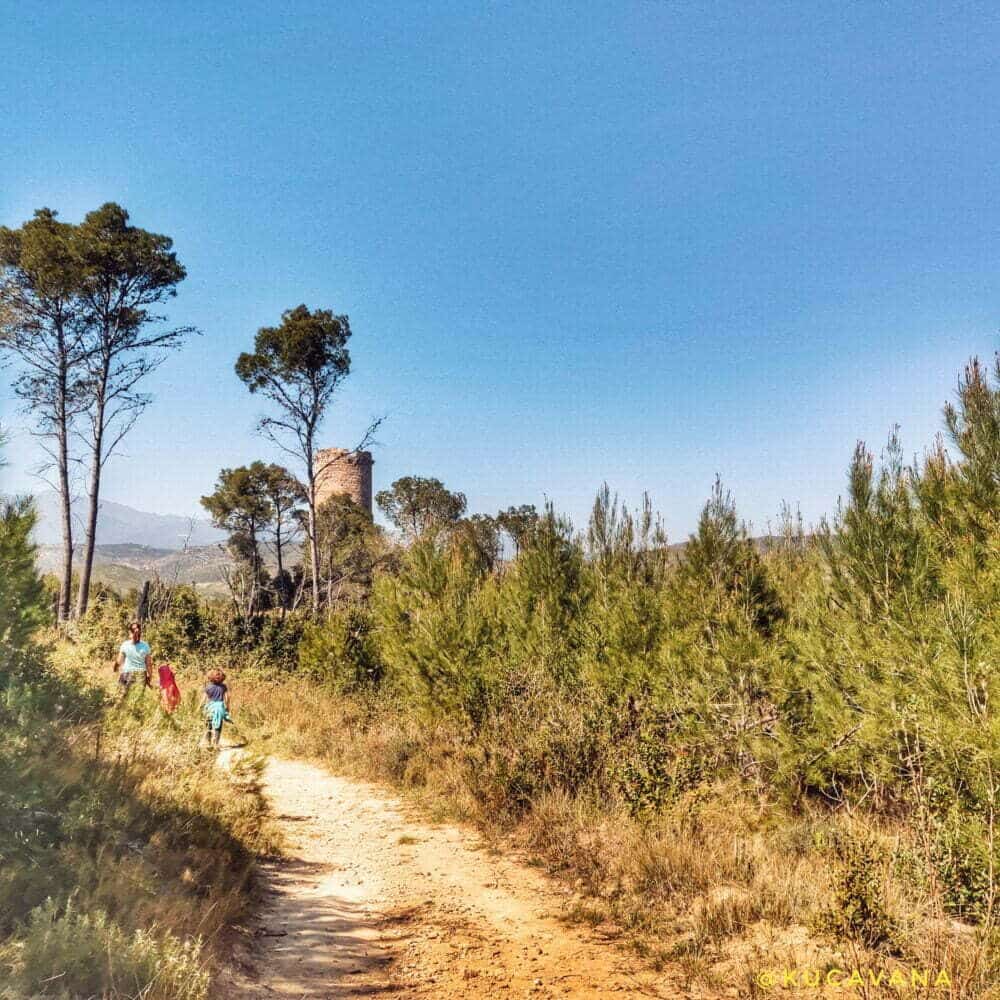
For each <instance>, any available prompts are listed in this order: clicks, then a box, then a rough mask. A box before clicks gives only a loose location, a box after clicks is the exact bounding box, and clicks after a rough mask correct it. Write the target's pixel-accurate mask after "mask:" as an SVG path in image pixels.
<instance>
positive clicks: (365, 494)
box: [316, 448, 372, 516]
mask: <svg viewBox="0 0 1000 1000" xmlns="http://www.w3.org/2000/svg"><path fill="white" fill-rule="evenodd" d="M316 469H317V470H318V471H317V473H316V503H317V506H322V505H323V504H324V503H325V502H326V501H327V500H329V499H330V497H332V496H334V494H336V493H346V494H347V495H348V496H349V497H350V498H351V499H352V500H353V501H354V502H355V503H356V504H357V505H358V506H359V507H361V508H362V510H366V511H368V514H369V516H371V513H372V456H371V452H370V451H358V452H352V451H348V450H347V449H346V448H324V449H323V450H322V451H318V452H316Z"/></svg>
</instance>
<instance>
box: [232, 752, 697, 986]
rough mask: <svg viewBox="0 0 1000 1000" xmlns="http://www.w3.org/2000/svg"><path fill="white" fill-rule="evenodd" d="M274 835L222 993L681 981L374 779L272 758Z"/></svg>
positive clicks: (532, 877)
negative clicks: (248, 928)
mask: <svg viewBox="0 0 1000 1000" xmlns="http://www.w3.org/2000/svg"><path fill="white" fill-rule="evenodd" d="M265 789H266V793H267V795H268V797H269V798H270V801H271V805H272V808H273V810H274V814H275V815H276V817H277V818H278V821H279V823H280V825H281V827H282V829H283V832H284V834H285V837H286V852H285V857H283V858H282V859H280V860H277V861H274V862H271V863H269V864H268V865H267V866H266V868H265V882H266V894H267V895H266V901H265V904H264V907H263V910H262V912H261V914H260V926H259V927H258V928H257V932H256V937H255V938H254V939H253V945H252V947H251V949H250V953H249V955H248V956H247V963H248V968H247V970H246V974H245V975H244V976H242V977H241V979H240V982H239V984H238V985H234V986H233V987H232V989H231V991H227V992H226V994H225V995H226V996H232V997H233V998H239V1000H264V998H285V997H298V998H306V997H308V998H314V1000H320V998H324V1000H326V998H338V997H358V996H362V997H364V996H380V995H390V996H395V997H435V998H455V997H485V998H489V997H524V996H530V997H566V996H571V997H606V996H609V995H613V996H623V997H630V996H644V997H648V996H654V997H677V996H680V995H682V993H683V991H682V990H680V989H678V988H677V986H676V984H673V985H672V984H670V983H669V982H668V981H667V980H666V979H665V978H664V977H663V976H662V975H657V974H656V973H653V972H652V971H650V970H648V969H644V968H643V967H642V964H641V963H640V962H639V961H638V960H637V959H634V958H633V957H631V956H629V955H625V954H622V953H620V952H618V951H617V950H616V949H615V948H613V947H612V946H611V945H609V944H607V943H604V942H602V941H600V940H599V939H598V938H597V937H595V936H594V935H593V934H592V933H588V932H585V931H583V930H580V929H578V928H569V927H567V926H565V925H564V924H562V923H560V922H559V921H558V920H557V919H555V917H554V916H553V914H555V913H557V912H558V911H559V909H560V906H561V902H562V900H564V899H565V895H564V892H563V891H562V890H560V889H559V888H558V887H557V886H556V884H555V883H554V882H552V881H551V880H549V879H547V878H546V877H545V876H543V875H541V874H540V873H539V872H537V871H535V870H534V869H531V868H528V867H526V866H524V865H521V864H519V863H517V862H515V861H512V860H510V859H505V858H498V857H495V856H492V855H491V854H489V853H488V852H487V851H486V850H484V849H483V848H482V847H481V846H480V843H479V841H478V838H477V837H476V835H475V834H473V833H471V832H469V831H467V830H463V829H459V828H457V827H453V826H446V825H442V826H438V825H434V826H432V825H430V824H428V823H426V822H423V821H421V820H420V819H417V818H414V817H413V816H412V815H411V813H412V810H409V809H407V808H406V807H405V806H404V805H403V803H402V802H400V800H398V799H396V798H394V797H393V796H392V795H390V794H389V793H387V792H386V791H384V790H383V789H381V788H378V787H377V786H374V785H369V784H365V783H362V782H357V781H352V780H347V779H345V778H341V777H337V776H335V775H332V774H329V773H328V772H326V771H323V770H321V769H320V768H317V767H314V766H312V765H310V764H305V763H302V762H299V761H284V760H272V761H271V762H270V763H269V765H268V768H267V771H266V776H265Z"/></svg>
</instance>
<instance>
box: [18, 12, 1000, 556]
mask: <svg viewBox="0 0 1000 1000" xmlns="http://www.w3.org/2000/svg"><path fill="white" fill-rule="evenodd" d="M0 15H2V20H3V23H4V37H3V39H2V41H0V55H2V59H0V87H2V91H0V92H2V93H3V95H4V109H3V113H2V115H0V143H2V145H0V149H2V155H0V223H2V224H7V225H17V224H19V223H20V222H22V221H23V220H24V219H26V218H28V217H29V216H30V214H31V212H32V211H33V210H34V209H35V208H38V207H40V206H42V205H47V206H50V207H52V208H55V209H57V210H58V211H59V212H60V213H61V215H62V217H63V218H65V219H67V220H69V221H76V220H78V219H80V218H81V217H82V216H83V214H84V213H85V212H86V211H88V210H89V209H91V208H94V207H96V206H98V205H99V204H101V203H102V202H104V201H108V200H115V201H119V202H121V203H122V204H123V205H125V207H126V208H128V210H129V211H130V212H131V213H132V217H133V220H134V222H135V223H136V224H138V225H142V226H144V227H146V228H149V229H153V230H157V231H159V232H165V233H167V234H169V235H171V236H172V237H173V238H174V241H175V245H176V249H177V251H178V254H179V256H180V258H181V260H182V261H183V262H184V263H185V265H186V266H187V268H188V272H189V277H188V280H187V281H185V282H184V284H183V285H182V286H181V289H180V292H179V295H178V297H177V298H176V299H175V300H174V302H173V304H172V305H171V308H170V315H171V317H172V318H173V319H174V320H175V321H176V322H177V323H193V324H195V325H197V326H198V327H199V328H200V329H201V331H202V335H201V336H200V337H198V338H196V339H195V340H193V341H192V342H191V343H190V344H189V345H188V347H187V348H186V349H185V350H184V351H183V352H182V353H180V354H177V355H176V356H174V357H172V358H171V359H170V360H169V361H168V362H167V364H166V365H165V366H164V367H163V368H162V369H161V370H160V371H159V372H158V373H157V375H156V376H155V378H154V379H152V380H151V382H150V386H149V388H150V390H151V391H152V392H153V393H154V394H155V396H156V401H155V403H154V405H153V406H152V408H151V409H150V410H149V411H148V412H147V413H146V414H145V415H144V417H143V418H142V422H141V424H140V425H139V426H138V427H137V428H136V429H135V431H134V432H133V433H132V435H131V437H130V438H129V439H128V441H127V444H126V447H125V449H124V453H123V454H122V456H121V457H119V458H117V459H116V460H114V461H113V463H112V464H111V466H110V467H109V469H108V474H107V479H106V496H107V497H108V498H109V499H114V500H118V501H120V502H124V503H129V504H131V505H132V506H135V507H139V508H141V509H147V510H154V511H159V512H164V513H183V514H187V513H193V512H196V511H198V509H199V508H198V504H197V500H198V497H199V496H200V495H201V494H203V493H206V492H209V491H210V489H211V487H212V484H213V481H214V479H215V476H216V475H217V473H218V470H219V468H220V467H222V466H232V465H236V464H240V463H242V462H245V461H249V460H252V459H254V458H257V457H265V458H276V457H278V456H277V455H276V454H275V453H274V451H273V449H270V448H269V447H268V446H267V444H266V443H265V442H263V441H261V440H260V439H259V438H258V437H256V436H255V434H254V430H253V428H254V423H255V418H256V417H257V416H259V415H260V413H261V412H262V410H261V404H260V402H259V401H258V400H257V399H255V398H251V397H250V396H249V395H248V394H247V392H246V391H245V389H244V388H243V386H242V385H241V384H240V383H239V382H238V381H237V380H236V378H235V376H234V375H233V373H232V365H233V361H234V360H235V357H236V355H237V354H238V353H239V352H240V351H241V350H244V349H246V348H247V347H248V346H249V345H250V344H251V342H252V339H253V335H254V332H255V331H256V329H257V328H258V327H259V326H262V325H271V324H274V323H275V322H277V320H278V318H279V316H280V313H281V311H282V310H283V309H285V308H288V307H291V306H294V305H296V304H298V303H300V302H305V303H306V304H308V305H309V306H311V307H329V308H332V309H334V310H335V311H337V312H344V313H347V314H348V315H349V316H350V318H351V324H352V328H353V330H354V337H353V340H352V348H351V349H352V357H353V361H354V371H353V373H352V375H351V377H350V380H349V383H348V385H347V386H346V387H345V390H344V392H343V394H342V396H341V397H340V399H339V400H338V401H337V403H336V405H335V406H334V408H333V410H332V411H331V414H330V418H329V420H328V423H327V427H326V432H325V438H326V441H327V443H329V444H330V445H351V444H353V443H354V441H355V440H356V437H357V435H358V434H360V432H361V430H362V429H363V428H364V426H366V424H367V422H368V421H369V420H370V419H371V418H372V417H374V416H377V415H385V417H386V421H385V423H384V425H383V427H382V429H381V431H380V433H379V437H378V440H379V444H378V445H377V447H376V448H375V449H374V450H375V459H376V465H375V479H376V488H377V489H378V488H382V487H385V486H387V485H388V484H389V483H390V482H391V481H392V480H393V479H395V478H397V477H399V476H402V475H407V474H416V475H429V476H437V477H439V478H441V479H442V480H444V482H445V483H446V484H447V485H448V486H449V487H451V488H453V489H461V490H463V491H465V492H466V493H467V495H468V497H469V501H470V509H472V510H484V511H494V510H496V509H497V508H498V507H501V506H507V505H508V504H511V503H521V502H534V503H541V502H542V500H543V498H544V497H545V496H548V497H551V498H552V499H553V500H554V501H555V503H556V504H557V506H559V507H560V508H561V509H563V510H565V511H567V512H568V513H570V514H571V515H572V516H573V517H574V519H575V520H577V521H578V522H582V520H583V519H584V517H585V514H586V511H587V510H588V508H589V506H590V503H591V501H592V498H593V495H594V492H595V491H596V489H597V487H598V486H599V485H600V483H601V482H602V481H603V480H607V481H608V482H609V483H610V484H611V486H612V487H613V488H616V489H618V490H619V491H620V492H621V493H622V494H623V495H624V496H625V497H626V498H628V499H629V500H630V501H637V500H638V498H639V496H640V494H641V492H642V490H644V489H646V490H649V492H650V493H651V494H652V496H653V499H654V502H655V503H656V505H657V506H658V507H659V508H660V509H661V510H662V511H663V514H664V517H665V521H666V525H667V527H668V530H669V532H670V534H671V535H672V536H673V537H675V538H680V537H682V536H683V535H684V534H685V533H686V532H687V531H688V530H690V529H691V528H692V526H693V525H694V522H695V520H696V517H697V513H698V510H699V508H700V506H701V504H702V502H703V501H704V499H705V497H706V496H707V495H708V492H709V489H710V487H711V483H712V480H713V478H714V476H715V474H716V473H717V472H718V473H719V474H721V476H722V478H723V480H724V482H725V483H726V484H727V485H729V486H730V487H731V488H732V490H733V492H734V494H735V496H736V498H737V502H738V504H739V508H740V510H741V513H742V514H743V515H744V516H745V517H747V518H749V519H751V520H752V521H753V522H754V524H755V526H757V527H759V528H763V526H764V525H765V523H766V521H767V519H768V518H773V517H774V515H775V512H776V511H777V509H778V506H779V504H780V503H781V501H782V500H787V501H789V502H791V503H793V504H794V503H796V502H798V503H800V504H801V507H802V511H803V513H804V515H805V516H806V518H807V520H815V519H816V518H818V517H819V516H820V515H821V514H822V513H824V512H828V511H830V510H832V509H833V507H834V505H835V503H836V499H837V496H838V494H839V493H840V492H841V491H842V489H843V484H844V480H845V475H844V473H845V468H846V464H847V461H848V459H849V456H850V453H851V450H852V448H853V445H854V442H855V440H856V439H857V438H859V437H860V438H864V439H866V440H868V441H870V442H871V443H872V444H873V445H874V446H875V447H876V448H878V447H879V446H880V445H881V443H882V442H883V441H884V440H885V438H886V436H887V434H888V432H889V430H890V429H891V427H892V425H893V424H894V423H897V422H898V423H899V424H900V425H901V433H902V436H903V441H904V445H905V446H906V448H907V449H908V450H909V451H911V452H917V451H920V450H922V449H923V447H924V446H925V445H926V444H927V443H929V442H930V440H931V438H932V437H933V435H934V434H935V433H936V432H937V431H938V430H939V429H940V410H941V406H942V404H943V403H944V401H945V400H946V399H948V398H949V397H950V396H951V395H952V394H953V392H954V386H955V380H956V376H957V373H958V371H959V370H960V367H961V365H962V364H963V363H964V362H965V360H966V359H967V358H968V357H969V356H970V355H972V354H974V353H978V354H980V355H984V356H990V355H992V353H993V352H994V350H995V349H996V347H997V346H998V338H997V329H998V323H1000V260H998V257H1000V247H998V239H997V237H998V231H1000V198H998V197H997V195H998V190H997V188H998V183H997V178H998V169H997V164H998V162H1000V113H998V112H1000V107H998V104H1000V100H998V98H1000V79H998V60H997V58H996V52H997V51H1000V13H998V10H997V8H996V7H995V6H994V5H992V4H970V3H961V4H958V3H955V4H923V3H921V4H915V3H914V4H886V3H881V2H879V3H874V2H872V3H854V4H828V5H817V4H805V3H780V2H773V0H772V2H767V3H759V4H758V3H746V2H742V3H682V2H681V3H675V2H669V3H668V2H642V3H629V2H621V0H619V2H615V3H599V2H587V3H579V4H557V3H541V4H539V3H530V4H529V3H523V4H522V3H516V4H497V3H478V4H475V3H403V4H400V3H398V2H397V3H391V4H388V3H387V4H381V3H358V4H353V3H340V4H311V3H304V2H290V3H285V4H281V5H275V4H273V3H259V2H244V3H242V4H240V5H239V6H238V8H237V7H236V6H232V5H228V6H224V5H221V4H215V3H206V4H196V3H162V2H161V3H157V4H155V5H153V4H145V3H135V2H130V3H128V4H125V3H121V4H102V3H94V2H88V3H75V4H67V3H58V2H50V3H47V4H44V5H42V4H39V5H29V6H26V5H20V4H19V5H14V4H12V3H7V2H6V0H0ZM6 381H7V380H6V378H5V379H4V383H5V384H4V386H3V388H2V389H0V393H2V395H0V419H2V420H3V422H4V423H5V424H7V425H8V426H9V427H10V428H11V430H12V431H13V441H12V443H11V444H10V446H9V447H8V449H7V457H8V459H9V460H10V465H9V466H8V468H7V469H5V470H4V472H3V476H4V479H5V486H6V487H7V488H13V489H19V490H23V489H30V488H32V486H33V484H36V481H35V480H33V479H32V478H31V475H30V469H31V467H32V466H33V464H34V463H35V462H36V461H37V454H36V453H35V452H34V450H33V445H32V442H31V439H30V438H29V437H28V436H27V434H26V433H25V430H24V421H23V419H22V418H20V417H19V416H18V415H17V413H16V412H15V408H14V405H13V403H12V401H11V399H10V395H9V392H8V390H7V387H6Z"/></svg>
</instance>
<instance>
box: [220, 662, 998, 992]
mask: <svg viewBox="0 0 1000 1000" xmlns="http://www.w3.org/2000/svg"><path fill="white" fill-rule="evenodd" d="M234 690H235V696H236V711H237V713H238V716H239V718H240V719H241V720H242V722H243V724H244V725H246V726H247V728H248V729H249V730H251V731H252V732H253V733H254V735H255V740H258V741H259V742H260V744H261V745H262V746H266V747H267V748H268V750H269V751H272V752H278V753H285V754H289V755H293V756H303V757H308V758H312V759H314V760H317V761H320V762H325V763H327V764H328V765H329V766H331V767H332V768H334V769H335V770H337V771H339V772H341V773H347V774H352V775H355V776H358V777H363V778H366V779H375V780H381V781H385V782H388V783H391V784H392V785H394V786H395V787H396V788H401V789H403V790H406V791H407V792H408V793H409V794H410V795H411V796H413V797H414V798H415V799H417V800H419V802H420V803H421V804H422V805H423V807H424V808H425V809H427V810H428V811H429V812H430V813H431V815H432V816H435V817H437V818H445V817H447V818H451V819H459V820H464V821H471V822H474V823H476V825H477V826H479V828H480V829H481V830H483V831H484V832H485V833H486V834H487V836H488V837H490V838H492V839H493V841H494V843H496V844H498V845H500V846H502V847H503V848H504V849H506V850H511V849H514V850H518V851H521V852H523V854H524V855H525V856H526V857H527V858H528V859H529V860H532V859H537V860H538V861H539V862H540V863H542V864H543V865H544V866H545V867H546V868H548V870H549V871H551V872H552V873H554V874H556V875H558V876H559V877H560V878H561V879H562V880H563V881H564V884H565V886H566V894H567V904H566V908H565V915H566V917H567V918H568V919H572V920H577V921H584V922H588V923H590V924H592V925H595V926H600V927H601V928H602V930H603V932H605V933H608V934H610V935H617V936H620V937H622V938H623V939H625V940H628V941H630V942H631V943H632V944H633V945H634V946H635V947H636V948H637V949H639V950H640V951H641V952H642V953H644V954H645V955H647V956H648V957H649V959H650V961H651V962H653V963H654V964H658V965H663V964H666V963H670V964H671V965H672V966H673V967H674V968H675V969H676V968H680V969H682V970H683V971H684V972H685V973H686V976H687V978H688V980H689V981H690V983H691V984H692V985H697V986H698V987H699V988H709V989H718V990H727V991H728V990H732V989H736V991H737V993H738V994H739V995H741V996H755V995H758V994H759V992H760V990H759V988H758V987H757V986H756V985H755V982H754V979H753V974H754V972H755V971H759V970H761V969H766V968H789V967H799V968H806V969H815V968H823V969H827V968H829V967H831V965H832V966H837V965H838V963H841V964H842V963H844V962H848V961H854V962H861V963H862V964H864V965H866V966H868V967H882V966H885V965H886V964H887V963H891V962H895V963H897V964H903V965H908V966H913V967H920V968H946V969H948V970H949V972H950V974H951V976H952V980H953V982H954V984H955V985H954V989H953V991H952V994H951V995H953V996H956V997H986V996H994V995H996V994H993V993H990V992H989V986H988V984H989V983H990V982H991V978H990V977H991V976H992V975H993V972H992V971H990V966H989V963H990V962H993V963H995V962H996V957H995V956H996V954H997V948H996V943H995V942H990V941H989V940H988V939H987V937H988V936H987V935H986V934H977V933H975V932H972V931H970V929H969V928H967V927H963V926H961V925H958V924H957V923H955V922H953V921H947V920H941V919H935V916H934V914H935V912H936V909H935V905H934V901H933V899H931V898H928V897H927V896H926V895H925V896H923V897H921V895H920V894H919V893H915V892H914V890H913V887H912V886H911V885H910V884H908V883H907V882H906V881H905V880H904V879H901V878H900V877H899V876H898V874H897V873H896V872H895V871H894V870H893V869H892V867H891V866H887V868H886V870H885V871H884V873H883V875H884V882H883V884H882V885H881V886H880V887H879V891H880V892H881V893H882V894H883V896H884V900H885V905H886V907H887V908H888V911H889V914H890V917H891V919H892V921H893V922H894V923H895V924H896V925H897V926H898V927H899V928H900V940H901V944H900V947H899V949H898V953H897V954H895V955H889V954H886V953H884V952H877V951H864V950H863V949H858V948H856V947H853V946H852V945H851V944H850V942H849V941H847V940H840V941H837V940H834V939H832V938H830V937H829V936H828V935H826V934H823V933H819V932H817V930H816V928H817V927H818V926H819V924H820V923H821V920H820V918H821V916H822V914H823V912H824V911H825V909H826V908H828V907H829V906H830V903H831V899H832V898H833V897H834V882H835V880H836V878H837V867H836V865H835V864H834V862H833V859H832V856H831V853H830V851H829V848H828V845H829V843H830V842H831V841H832V839H834V838H835V837H836V836H838V835H850V834H852V833H853V834H855V835H856V834H857V832H858V827H859V825H860V821H859V820H853V821H852V820H849V819H848V818H846V817H843V816H837V815H831V814H829V813H825V812H821V811H818V810H817V811H814V812H809V811H806V812H800V813H798V814H793V813H791V812H790V811H788V810H786V809H783V808H781V807H780V806H778V805H776V804H775V803H773V802H769V801H766V800H761V799H758V798H756V797H754V796H753V795H751V794H750V793H748V792H747V790H746V789H745V788H742V787H740V786H738V785H736V784H718V785H716V786H713V787H705V786H701V787H699V788H698V789H697V791H696V792H693V793H691V794H689V795H687V796H685V797H682V798H681V799H679V800H678V801H675V802H674V803H673V804H672V805H671V806H670V807H668V808H667V809H665V810H663V811H661V812H660V813H659V814H657V815H655V816H652V817H649V818H646V819H638V818H636V817H634V816H633V815H631V814H630V813H629V811H628V810H627V809H626V808H625V807H624V806H623V805H622V806H615V805H611V804H609V803H608V802H606V801H591V800H588V799H587V798H586V797H581V796H576V797H574V796H569V795H566V794H564V793H560V792H546V793H544V794H542V795H540V796H539V797H538V798H536V799H535V800H534V801H533V802H532V804H531V808H530V810H528V811H527V812H526V814H524V815H523V816H520V817H518V818H517V820H516V821H511V820H510V818H509V817H504V816H498V815H496V814H495V813H492V812H491V811H490V808H489V807H488V806H487V805H486V804H484V802H483V801H482V799H480V798H478V797H477V795H476V794H475V792H474V790H473V789H474V787H475V786H476V781H475V780H470V766H474V765H472V764H471V763H470V760H471V758H470V757H469V755H468V754H466V753H464V752H463V749H462V746H461V742H460V741H459V740H458V739H457V738H456V735H455V734H454V733H452V732H450V731H449V730H448V729H447V728H446V727H443V726H433V725H428V724H426V723H424V722H421V721H418V720H417V719H415V718H413V717H412V716H411V715H408V714H406V713H405V712H402V711H399V710H397V709H394V707H393V706H392V705H388V704H385V703H377V702H366V701H363V700H352V699H350V698H344V697H342V696H337V695H334V694H331V693H330V692H328V691H325V690H323V689H322V688H320V687H317V686H316V685H313V684H311V683H309V682H305V681H302V680H298V679H285V680H282V681H280V682H275V681H262V680H255V679H252V678H247V679H244V680H241V681H238V682H237V684H236V685H235V689H234ZM472 778H474V776H472ZM874 832H875V833H876V835H878V836H879V837H881V839H882V840H883V841H884V842H885V843H886V844H888V845H890V847H892V849H894V850H898V849H899V848H900V847H901V846H907V845H908V846H909V847H910V848H912V846H913V845H912V843H911V841H912V839H913V834H912V831H910V830H908V829H906V828H905V827H900V828H898V829H894V830H879V831H874ZM937 909H938V910H939V909H940V907H938V908H937ZM872 995H874V994H872ZM936 995H942V994H941V993H940V991H938V993H937V994H936Z"/></svg>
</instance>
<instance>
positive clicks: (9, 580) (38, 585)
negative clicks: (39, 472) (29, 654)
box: [0, 500, 48, 669]
mask: <svg viewBox="0 0 1000 1000" xmlns="http://www.w3.org/2000/svg"><path fill="white" fill-rule="evenodd" d="M34 524H35V514H34V511H33V509H32V507H31V504H30V503H29V502H28V501H26V500H22V501H13V500H7V501H3V502H2V504H0V663H6V664H8V665H13V664H15V663H16V662H18V661H19V660H20V659H21V658H22V657H23V655H24V653H25V651H26V648H27V647H28V645H29V642H30V637H31V635H32V633H33V632H34V631H35V630H36V629H37V627H38V626H39V625H40V624H41V623H42V622H43V621H45V620H46V618H47V617H48V615H47V611H46V603H45V590H44V588H43V586H42V582H41V580H40V579H39V578H38V574H37V573H36V572H35V549H34V546H33V545H32V544H31V529H32V528H33V527H34ZM8 669H10V666H8Z"/></svg>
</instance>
